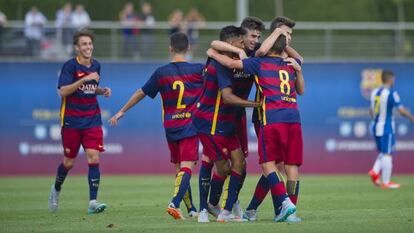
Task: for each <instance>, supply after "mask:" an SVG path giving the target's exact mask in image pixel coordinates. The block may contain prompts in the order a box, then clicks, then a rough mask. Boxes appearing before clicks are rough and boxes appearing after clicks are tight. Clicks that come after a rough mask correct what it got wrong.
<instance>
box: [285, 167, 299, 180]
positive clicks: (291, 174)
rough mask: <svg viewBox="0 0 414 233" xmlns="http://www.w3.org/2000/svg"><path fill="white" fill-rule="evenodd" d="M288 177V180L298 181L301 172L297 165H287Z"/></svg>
mask: <svg viewBox="0 0 414 233" xmlns="http://www.w3.org/2000/svg"><path fill="white" fill-rule="evenodd" d="M285 171H286V176H287V178H288V180H298V179H299V170H298V166H296V165H285Z"/></svg>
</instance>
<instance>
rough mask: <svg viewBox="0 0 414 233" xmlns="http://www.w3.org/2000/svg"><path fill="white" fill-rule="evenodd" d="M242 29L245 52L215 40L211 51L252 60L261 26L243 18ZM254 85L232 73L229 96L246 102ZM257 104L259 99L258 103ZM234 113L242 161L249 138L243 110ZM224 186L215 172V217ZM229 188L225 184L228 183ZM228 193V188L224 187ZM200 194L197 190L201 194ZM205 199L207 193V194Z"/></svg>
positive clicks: (207, 164)
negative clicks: (233, 95) (248, 57)
mask: <svg viewBox="0 0 414 233" xmlns="http://www.w3.org/2000/svg"><path fill="white" fill-rule="evenodd" d="M241 28H243V30H245V34H244V35H243V45H244V48H239V47H236V46H233V45H231V44H229V43H227V42H225V41H221V40H214V41H212V42H211V47H212V48H213V49H215V50H217V51H221V52H229V53H233V54H238V55H239V57H240V58H245V57H246V54H247V55H248V56H254V55H255V52H256V50H257V49H258V47H259V46H260V44H259V38H260V36H261V32H262V31H263V30H264V29H265V26H264V24H263V22H262V21H261V20H260V19H259V18H256V17H251V16H249V17H246V18H245V19H244V20H243V22H242V23H241ZM253 82H254V77H253V76H250V75H246V74H245V73H244V72H243V71H242V70H234V71H233V77H232V85H233V88H232V92H233V93H234V94H235V95H237V96H238V97H240V98H242V99H245V100H247V99H248V97H249V94H250V90H251V88H252V85H253ZM257 101H259V99H257ZM234 109H235V111H236V127H235V128H236V135H237V137H238V139H239V143H240V146H241V149H242V151H243V154H244V156H245V157H247V156H248V138H247V122H246V111H245V108H244V107H235V108H234ZM203 164H204V165H202V167H201V169H200V177H199V179H200V183H201V182H203V183H206V182H205V181H206V180H207V181H209V179H210V176H211V167H212V162H211V161H209V160H208V158H207V157H203ZM246 174H247V171H246V162H245V160H244V165H243V173H242V177H241V181H240V185H239V187H238V189H237V196H236V202H235V203H234V206H233V210H232V212H233V215H234V216H235V217H239V218H241V217H242V216H243V211H242V208H241V206H240V201H239V200H238V195H239V193H240V190H241V189H242V187H243V184H244V180H245V178H246ZM223 184H224V179H223V177H221V176H219V175H218V174H217V173H216V172H214V174H213V177H212V180H211V187H212V195H210V199H209V210H210V212H212V213H213V214H214V215H216V214H218V212H219V211H217V210H218V206H215V205H216V203H218V201H219V200H220V196H221V191H222V186H223ZM227 184H228V183H227ZM226 189H227V187H226ZM201 192H202V190H200V193H201ZM206 195H208V193H207V194H206ZM225 201H226V199H223V203H225Z"/></svg>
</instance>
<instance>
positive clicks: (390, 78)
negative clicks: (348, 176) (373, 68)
mask: <svg viewBox="0 0 414 233" xmlns="http://www.w3.org/2000/svg"><path fill="white" fill-rule="evenodd" d="M381 79H382V83H383V86H382V87H379V88H376V89H375V90H373V91H372V93H371V108H370V115H371V117H372V118H373V121H374V124H373V128H372V129H373V135H374V137H375V143H376V144H377V150H378V152H379V154H378V156H377V159H376V160H375V163H374V166H373V168H372V169H371V170H370V171H369V173H368V174H369V175H370V176H371V180H372V182H373V183H374V184H375V185H376V186H380V185H381V187H382V188H389V189H395V188H400V184H397V183H394V182H392V181H391V173H392V154H393V152H394V145H395V129H394V128H395V122H394V116H393V110H394V108H397V109H398V112H399V113H400V114H401V116H403V117H406V118H407V119H409V120H410V121H411V122H414V116H413V115H411V113H410V112H409V111H408V110H407V109H406V108H404V107H403V105H402V104H401V100H400V96H399V95H398V93H397V91H395V90H394V89H393V86H394V82H395V76H394V73H393V72H392V71H388V70H385V71H383V72H382V75H381ZM380 176H381V178H382V182H381V178H380Z"/></svg>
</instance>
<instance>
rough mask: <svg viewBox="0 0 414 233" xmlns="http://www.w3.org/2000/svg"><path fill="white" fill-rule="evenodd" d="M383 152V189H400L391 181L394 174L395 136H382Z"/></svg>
mask: <svg viewBox="0 0 414 233" xmlns="http://www.w3.org/2000/svg"><path fill="white" fill-rule="evenodd" d="M381 145H382V148H381V152H382V153H383V154H384V156H383V158H382V160H381V167H382V174H381V178H382V186H381V187H382V188H400V184H397V183H395V182H392V181H391V174H392V152H393V149H394V146H395V137H394V135H393V134H386V135H384V136H382V143H381Z"/></svg>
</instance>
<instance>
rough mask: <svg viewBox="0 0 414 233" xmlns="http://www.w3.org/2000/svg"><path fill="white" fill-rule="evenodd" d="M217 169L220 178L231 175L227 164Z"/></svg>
mask: <svg viewBox="0 0 414 233" xmlns="http://www.w3.org/2000/svg"><path fill="white" fill-rule="evenodd" d="M216 169H217V174H218V175H219V176H228V175H230V173H231V169H230V166H228V165H227V164H226V165H223V166H216Z"/></svg>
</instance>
